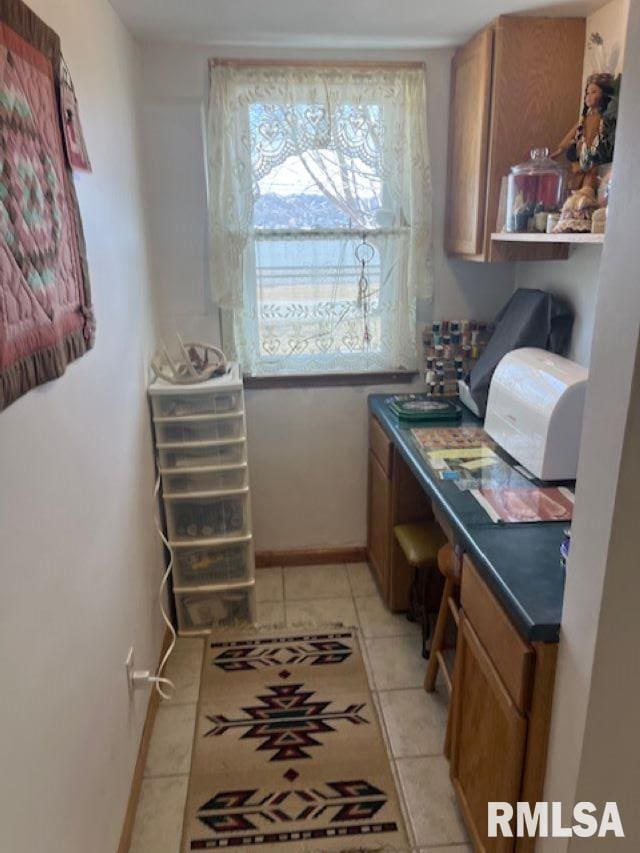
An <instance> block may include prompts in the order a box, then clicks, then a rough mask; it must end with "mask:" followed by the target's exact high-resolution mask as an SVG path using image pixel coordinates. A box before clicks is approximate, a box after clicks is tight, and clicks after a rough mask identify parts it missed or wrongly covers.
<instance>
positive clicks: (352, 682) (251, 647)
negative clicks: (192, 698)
mask: <svg viewBox="0 0 640 853" xmlns="http://www.w3.org/2000/svg"><path fill="white" fill-rule="evenodd" d="M408 848H409V843H408V840H407V835H406V831H405V827H404V821H403V819H402V816H401V811H400V804H399V801H398V795H397V793H396V789H395V784H394V780H393V776H392V772H391V767H390V764H389V760H388V758H387V753H386V750H385V745H384V741H383V739H382V732H381V730H380V724H379V722H378V718H377V714H376V710H375V707H374V704H373V698H372V696H371V692H370V690H369V685H368V682H367V675H366V672H365V668H364V662H363V660H362V655H361V651H360V645H359V641H358V635H357V632H356V631H354V630H351V629H340V628H336V629H330V630H326V631H322V630H318V631H317V632H313V631H297V632H296V631H295V630H292V629H287V630H284V629H280V631H279V632H274V631H271V632H268V633H266V634H265V633H262V632H256V631H253V632H252V633H238V634H236V635H233V638H227V637H226V636H225V635H223V636H218V637H216V636H212V637H210V638H209V639H208V640H207V648H206V650H205V655H204V661H203V671H202V680H201V685H200V698H199V704H198V716H197V722H196V730H195V735H194V748H193V757H192V761H191V775H190V777H189V790H188V796H187V805H186V812H185V822H184V831H183V838H182V848H181V850H182V853H191V851H197V850H221V849H222V850H227V849H228V850H233V851H238V850H255V851H256V853H260V851H262V853H266V851H269V853H271V851H273V853H276V851H286V853H298V851H318V852H319V851H323V853H324V851H347V850H348V851H354V850H398V851H400V850H407V849H408Z"/></svg>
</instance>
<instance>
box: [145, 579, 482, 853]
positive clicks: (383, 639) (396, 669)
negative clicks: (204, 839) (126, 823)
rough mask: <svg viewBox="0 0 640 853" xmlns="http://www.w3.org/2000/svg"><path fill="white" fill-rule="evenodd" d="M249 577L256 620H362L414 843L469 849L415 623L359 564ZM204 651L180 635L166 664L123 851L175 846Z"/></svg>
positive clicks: (439, 708)
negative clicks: (166, 692) (169, 689)
mask: <svg viewBox="0 0 640 853" xmlns="http://www.w3.org/2000/svg"><path fill="white" fill-rule="evenodd" d="M256 577H257V580H256V590H257V601H258V620H259V622H260V623H261V624H264V625H271V624H283V625H288V626H294V625H296V624H301V623H304V624H306V625H309V624H318V625H321V624H327V623H328V622H342V623H343V624H344V625H356V626H359V627H360V629H361V632H362V637H363V640H364V642H363V652H364V659H365V665H366V667H367V671H368V673H369V681H370V685H371V689H372V691H373V697H374V700H375V703H376V706H377V708H378V712H379V715H380V718H381V721H382V723H383V726H382V728H383V732H384V734H385V738H386V741H387V748H388V750H389V754H390V757H391V760H392V766H393V768H394V773H395V777H396V783H397V785H398V790H399V791H400V793H401V801H402V805H403V808H404V811H405V817H406V816H407V815H408V820H407V824H408V829H409V831H410V833H411V834H412V835H413V838H412V844H413V847H412V850H414V851H419V853H427V851H428V853H468V851H471V847H470V846H469V843H468V837H467V833H466V831H465V829H464V826H463V824H462V820H461V818H460V816H459V813H458V810H457V806H456V804H455V800H454V794H453V790H452V788H451V784H450V782H449V768H448V764H447V761H446V759H445V758H444V757H443V755H442V743H443V740H444V733H445V727H446V718H447V700H446V694H445V691H444V687H442V686H440V687H439V689H438V691H437V692H436V693H433V694H427V693H425V692H424V690H423V688H422V682H423V679H424V672H425V666H426V662H425V660H424V659H423V658H422V656H421V654H420V640H419V629H418V627H417V626H415V625H412V624H411V623H410V622H408V621H407V619H406V618H405V617H404V616H401V615H400V616H398V615H393V614H391V613H389V612H388V611H387V610H386V608H385V607H384V605H383V603H382V601H381V599H380V597H379V595H378V591H377V588H376V586H375V583H374V581H373V578H372V577H371V573H370V570H369V567H368V566H367V565H366V564H357V565H348V566H342V565H336V566H316V567H310V566H304V567H300V568H297V567H296V568H286V569H279V568H273V569H259V570H258V572H257V573H256ZM203 650H204V641H203V640H200V639H180V640H178V645H177V648H176V650H175V652H174V654H173V656H172V657H171V659H170V661H169V664H168V666H167V671H166V674H167V677H168V678H171V679H172V680H173V681H174V683H175V684H176V693H175V696H174V698H173V700H172V701H171V702H163V703H162V704H161V706H160V708H159V710H158V716H157V718H156V724H155V728H154V731H153V735H152V739H151V745H150V748H149V755H148V759H147V765H146V768H145V772H144V779H143V782H142V790H141V795H140V803H139V806H138V813H137V816H136V822H135V826H134V831H133V839H132V843H131V848H130V853H178V852H179V846H180V836H181V831H182V814H183V809H184V803H185V798H186V793H187V780H188V773H189V764H190V760H191V744H192V738H193V729H194V724H195V714H196V701H197V698H198V689H199V680H200V664H201V661H202V654H203ZM265 853H266V851H265ZM291 853H295V851H293V850H292V851H291Z"/></svg>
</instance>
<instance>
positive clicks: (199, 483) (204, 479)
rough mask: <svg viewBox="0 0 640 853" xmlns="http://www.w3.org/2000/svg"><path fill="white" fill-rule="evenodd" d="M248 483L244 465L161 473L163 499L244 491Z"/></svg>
mask: <svg viewBox="0 0 640 853" xmlns="http://www.w3.org/2000/svg"><path fill="white" fill-rule="evenodd" d="M248 481H249V478H248V474H247V466H246V465H239V466H234V467H229V468H200V469H198V468H192V469H188V468H185V469H184V470H178V471H172V470H168V471H162V488H163V491H164V495H165V497H171V496H172V495H180V494H185V493H191V494H194V493H195V494H198V493H199V494H202V493H203V492H232V491H235V490H236V489H245V488H246V487H247V485H248Z"/></svg>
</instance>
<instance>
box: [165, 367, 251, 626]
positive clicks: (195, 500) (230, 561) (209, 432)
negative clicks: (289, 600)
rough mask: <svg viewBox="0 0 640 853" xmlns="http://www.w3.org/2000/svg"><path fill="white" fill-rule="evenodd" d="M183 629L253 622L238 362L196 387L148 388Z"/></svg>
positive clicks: (249, 524)
mask: <svg viewBox="0 0 640 853" xmlns="http://www.w3.org/2000/svg"><path fill="white" fill-rule="evenodd" d="M149 397H150V400H151V412H152V417H153V425H154V433H155V441H156V452H157V459H158V467H159V470H160V474H161V477H162V493H163V500H164V510H165V519H166V523H167V536H168V539H169V542H170V543H171V549H172V551H173V560H174V564H173V592H174V597H175V605H176V614H177V618H178V630H179V632H180V633H181V634H183V635H185V634H186V635H188V634H206V633H208V632H209V631H210V630H211V628H213V627H215V626H216V625H233V624H236V623H243V622H247V621H254V620H255V615H256V614H255V607H256V605H255V556H254V548H253V538H252V534H251V499H250V498H251V493H250V487H249V469H248V465H247V438H246V435H247V432H246V418H245V412H244V395H243V388H242V380H241V378H240V371H239V368H238V365H237V364H232V365H231V368H230V370H229V372H228V373H227V374H226V375H225V376H222V377H217V378H215V379H211V380H209V381H207V382H202V383H200V384H197V385H170V384H169V383H167V382H164V381H163V380H156V381H155V382H153V384H152V385H151V386H150V388H149Z"/></svg>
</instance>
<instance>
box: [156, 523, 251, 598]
mask: <svg viewBox="0 0 640 853" xmlns="http://www.w3.org/2000/svg"><path fill="white" fill-rule="evenodd" d="M250 580H253V563H252V557H251V536H246V537H245V538H244V540H242V541H239V542H229V543H228V544H227V543H225V544H224V545H205V546H200V547H192V546H188V547H184V548H180V547H175V546H174V549H173V585H174V589H176V590H181V589H184V587H202V586H216V585H228V584H238V583H243V582H247V581H250Z"/></svg>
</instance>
